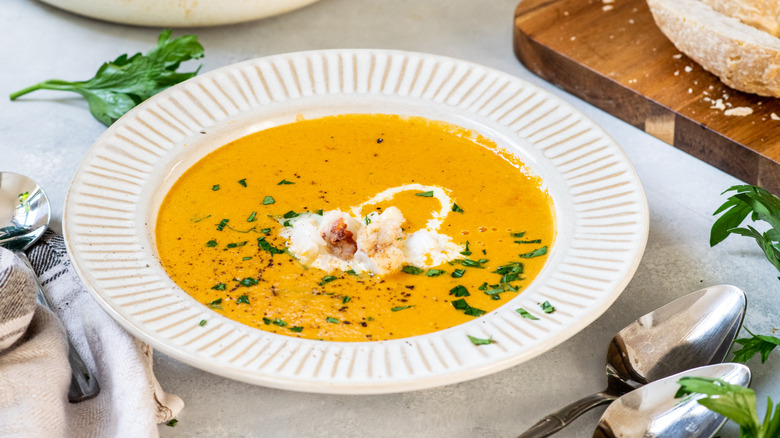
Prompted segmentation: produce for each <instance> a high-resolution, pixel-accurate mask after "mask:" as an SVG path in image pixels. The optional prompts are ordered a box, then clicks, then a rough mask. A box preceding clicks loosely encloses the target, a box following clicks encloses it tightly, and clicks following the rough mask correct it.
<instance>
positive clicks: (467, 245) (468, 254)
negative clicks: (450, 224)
mask: <svg viewBox="0 0 780 438" xmlns="http://www.w3.org/2000/svg"><path fill="white" fill-rule="evenodd" d="M460 253H461V254H462V255H464V256H470V255H471V251H469V241H468V240H467V241H466V249H464V250H463V251H461V252H460Z"/></svg>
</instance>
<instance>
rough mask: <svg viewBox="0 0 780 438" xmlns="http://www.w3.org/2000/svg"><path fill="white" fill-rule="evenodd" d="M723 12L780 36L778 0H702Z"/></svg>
mask: <svg viewBox="0 0 780 438" xmlns="http://www.w3.org/2000/svg"><path fill="white" fill-rule="evenodd" d="M701 1H702V2H704V3H706V4H708V5H709V6H710V7H711V8H712V9H714V10H716V11H717V12H720V13H721V14H724V15H728V16H729V17H734V18H736V19H738V20H739V21H741V22H743V23H745V24H747V25H750V26H753V27H755V28H757V29H761V30H763V31H764V32H769V33H771V34H772V35H774V36H780V2H779V1H777V0H701Z"/></svg>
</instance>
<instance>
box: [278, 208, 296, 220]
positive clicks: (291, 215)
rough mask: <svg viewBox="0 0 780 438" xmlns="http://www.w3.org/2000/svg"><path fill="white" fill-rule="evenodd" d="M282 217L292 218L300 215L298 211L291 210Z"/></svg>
mask: <svg viewBox="0 0 780 438" xmlns="http://www.w3.org/2000/svg"><path fill="white" fill-rule="evenodd" d="M282 217H283V218H285V219H292V218H294V217H298V213H296V212H294V211H292V210H290V211H288V212H287V213H285V214H284V215H283V216H282Z"/></svg>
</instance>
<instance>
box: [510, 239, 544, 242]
mask: <svg viewBox="0 0 780 438" xmlns="http://www.w3.org/2000/svg"><path fill="white" fill-rule="evenodd" d="M515 243H542V239H536V240H515Z"/></svg>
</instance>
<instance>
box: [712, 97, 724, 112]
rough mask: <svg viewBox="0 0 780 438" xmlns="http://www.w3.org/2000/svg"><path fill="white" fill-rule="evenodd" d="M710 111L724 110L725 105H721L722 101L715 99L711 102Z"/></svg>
mask: <svg viewBox="0 0 780 438" xmlns="http://www.w3.org/2000/svg"><path fill="white" fill-rule="evenodd" d="M710 108H711V109H719V110H725V109H726V105H723V99H717V100H715V101H714V102H712V106H711V107H710Z"/></svg>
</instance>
